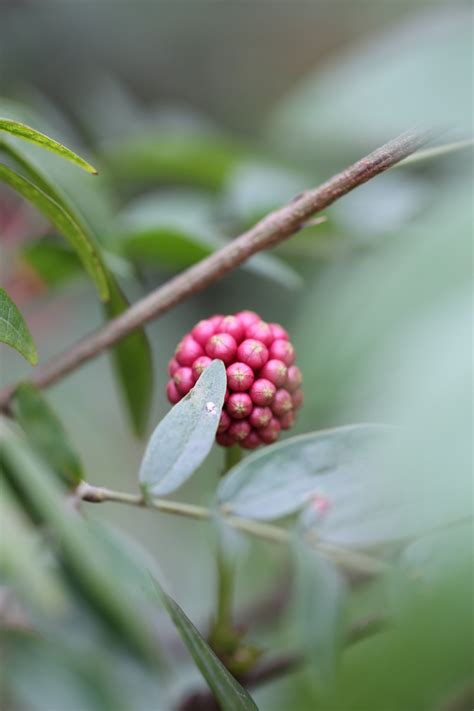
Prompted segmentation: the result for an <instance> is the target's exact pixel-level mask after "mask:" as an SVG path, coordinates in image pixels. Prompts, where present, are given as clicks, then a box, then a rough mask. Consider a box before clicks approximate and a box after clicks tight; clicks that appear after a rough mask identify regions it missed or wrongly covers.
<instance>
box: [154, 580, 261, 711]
mask: <svg viewBox="0 0 474 711" xmlns="http://www.w3.org/2000/svg"><path fill="white" fill-rule="evenodd" d="M153 582H154V583H155V586H156V590H157V592H158V595H159V597H160V599H161V601H162V602H163V605H164V607H165V609H166V611H167V612H168V614H169V616H170V617H171V619H172V621H173V623H174V625H175V627H176V629H177V630H178V632H179V634H180V636H181V638H182V640H183V642H184V644H185V645H186V647H187V648H188V650H189V652H190V654H191V656H192V658H193V659H194V661H195V663H196V666H197V667H198V669H199V671H200V672H201V674H202V675H203V677H204V679H205V680H206V682H207V684H208V685H209V688H210V689H211V691H212V692H213V693H214V695H215V697H216V699H217V700H218V701H219V703H220V705H221V708H222V709H223V711H256V710H257V711H258V707H257V705H256V704H255V702H254V701H253V699H252V697H251V696H250V695H249V694H248V693H247V691H246V690H245V689H244V688H243V687H242V686H241V685H240V684H239V683H238V682H237V681H236V680H235V679H234V677H233V676H232V675H231V673H230V672H229V671H228V670H227V669H226V667H225V666H224V665H223V664H222V662H221V661H220V659H218V657H217V656H216V655H215V654H214V652H213V651H212V649H211V648H210V647H209V645H208V644H207V642H206V641H205V640H204V639H203V638H202V636H201V635H200V633H199V632H198V630H197V629H196V628H195V626H194V625H193V623H192V622H191V620H190V619H189V618H188V617H187V616H186V615H185V613H184V612H183V610H182V609H181V608H180V607H179V605H178V604H177V603H176V602H175V601H174V600H173V599H172V598H171V597H170V596H169V595H167V594H166V593H165V592H163V590H162V589H161V588H160V586H159V585H158V583H157V582H156V580H154V581H153Z"/></svg>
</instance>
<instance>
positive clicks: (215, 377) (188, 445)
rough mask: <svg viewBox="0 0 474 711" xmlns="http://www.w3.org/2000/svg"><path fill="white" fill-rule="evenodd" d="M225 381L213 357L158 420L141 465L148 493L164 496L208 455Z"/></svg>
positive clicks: (222, 367)
mask: <svg viewBox="0 0 474 711" xmlns="http://www.w3.org/2000/svg"><path fill="white" fill-rule="evenodd" d="M226 385H227V378H226V372H225V367H224V364H223V362H222V361H220V360H214V361H213V362H212V363H211V364H210V365H209V366H208V367H207V368H206V369H205V370H204V372H203V374H202V375H201V377H200V378H199V380H198V381H197V383H196V385H195V386H194V387H193V389H192V390H190V392H189V393H188V394H187V395H186V397H185V398H183V399H182V400H180V402H178V404H177V405H175V406H174V407H173V408H172V410H171V411H170V412H169V413H168V414H167V415H166V417H165V418H164V419H163V420H161V422H160V423H159V425H158V427H157V428H156V429H155V431H154V432H153V434H152V436H151V438H150V441H149V442H148V446H147V448H146V451H145V454H144V457H143V460H142V463H141V466H140V483H141V485H142V488H143V489H144V491H145V492H146V493H147V494H149V495H150V494H151V495H154V496H163V495H165V494H169V493H171V492H172V491H175V489H177V488H178V487H179V486H181V484H183V483H184V482H185V481H186V480H187V479H189V477H190V476H191V475H192V474H193V472H194V471H195V470H196V469H197V468H198V466H199V465H200V464H201V463H202V462H203V461H204V459H205V458H206V457H207V455H208V454H209V452H210V450H211V448H212V445H213V443H214V437H215V435H216V430H217V426H218V424H219V418H220V414H221V410H222V405H223V403H224V395H225V390H226Z"/></svg>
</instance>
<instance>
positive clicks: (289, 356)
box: [269, 338, 295, 366]
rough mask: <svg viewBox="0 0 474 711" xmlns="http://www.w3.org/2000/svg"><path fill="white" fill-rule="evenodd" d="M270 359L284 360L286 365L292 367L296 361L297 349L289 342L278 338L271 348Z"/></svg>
mask: <svg viewBox="0 0 474 711" xmlns="http://www.w3.org/2000/svg"><path fill="white" fill-rule="evenodd" d="M269 355H270V358H276V359H277V360H282V361H283V363H284V364H285V365H288V366H289V365H292V364H293V361H294V360H295V349H294V348H293V346H292V344H291V343H290V342H289V341H285V340H284V339H282V338H277V340H276V341H273V343H272V344H271V346H270V348H269Z"/></svg>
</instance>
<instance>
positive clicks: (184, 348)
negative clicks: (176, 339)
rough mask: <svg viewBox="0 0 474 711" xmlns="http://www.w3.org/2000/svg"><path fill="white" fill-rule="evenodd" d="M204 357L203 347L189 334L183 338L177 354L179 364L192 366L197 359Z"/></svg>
mask: <svg viewBox="0 0 474 711" xmlns="http://www.w3.org/2000/svg"><path fill="white" fill-rule="evenodd" d="M202 355H204V351H203V349H202V346H201V345H199V343H198V342H197V341H195V340H194V338H193V337H192V336H190V335H189V334H188V335H187V336H185V337H184V338H183V340H182V341H181V343H180V344H179V345H178V347H177V349H176V353H175V357H176V360H177V361H178V363H179V364H180V365H184V366H191V365H192V364H193V363H194V361H195V360H196V358H199V356H202Z"/></svg>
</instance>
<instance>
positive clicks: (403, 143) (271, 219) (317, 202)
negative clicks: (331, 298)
mask: <svg viewBox="0 0 474 711" xmlns="http://www.w3.org/2000/svg"><path fill="white" fill-rule="evenodd" d="M426 140H427V136H426V135H423V134H420V133H417V132H414V131H408V132H406V133H404V134H402V135H401V136H399V137H398V138H395V139H394V140H392V141H389V142H388V143H386V144H385V145H384V146H382V147H381V148H377V150H375V151H374V152H373V153H370V154H369V155H368V156H366V157H365V158H362V159H361V160H359V161H357V163H354V164H353V165H351V166H349V167H348V168H346V169H345V170H343V171H342V172H341V173H337V174H336V175H334V176H333V177H332V178H330V179H329V180H328V181H326V182H325V183H323V184H322V185H320V186H319V187H317V188H314V189H312V190H306V191H305V192H303V193H302V194H301V195H298V196H297V197H296V198H294V199H293V200H292V201H291V202H290V203H289V204H287V205H285V206H283V207H281V208H279V209H278V210H275V211H274V212H271V213H270V214H269V215H267V216H266V217H264V218H263V219H262V220H260V222H257V224H256V225H255V226H254V227H252V228H251V229H249V230H247V231H246V232H244V233H243V234H242V235H240V237H237V238H236V239H234V240H233V241H232V242H230V243H229V244H227V245H226V246H225V247H223V248H222V249H220V250H218V251H217V252H214V254H212V255H210V256H209V257H207V258H206V259H203V260H201V261H200V262H198V263H197V264H195V265H194V266H192V267H190V268H189V269H186V270H185V271H183V272H181V273H180V274H178V275H177V276H176V277H174V278H173V279H170V280H169V281H168V282H167V283H166V284H164V285H163V286H160V287H159V288H157V289H156V290H154V291H152V292H151V293H150V294H148V295H147V296H145V297H144V298H143V299H140V300H139V301H137V302H136V303H135V304H133V305H132V306H130V308H129V309H127V311H125V312H124V313H122V314H120V315H119V316H117V317H116V318H114V319H113V320H111V321H109V322H108V323H107V324H106V325H105V326H103V327H102V328H100V329H99V330H97V331H95V332H93V333H91V334H90V335H88V336H85V337H84V338H82V339H81V340H80V341H78V342H77V343H76V344H75V345H73V346H71V348H69V349H68V350H66V351H64V352H63V353H61V354H60V355H58V356H56V357H55V358H52V359H51V360H50V361H48V362H46V363H45V364H44V365H42V366H40V367H38V368H37V369H36V371H35V372H34V373H33V375H32V377H31V381H32V382H33V383H34V384H35V385H36V386H37V387H39V388H44V387H47V386H48V385H51V384H52V383H54V382H56V381H57V380H59V379H60V378H62V377H63V376H64V375H67V373H70V372H71V371H73V370H75V369H76V368H78V367H79V366H81V365H82V364H83V363H86V362H87V361H88V360H91V359H92V358H95V357H96V356H98V355H99V354H100V353H102V352H103V351H105V350H106V349H108V348H110V347H111V346H113V345H115V344H116V343H118V342H119V341H120V340H121V339H123V338H124V337H125V336H127V335H128V334H129V333H131V332H132V331H134V330H135V329H136V328H139V327H140V326H142V325H143V324H146V323H148V322H149V321H151V320H152V319H155V318H157V317H158V316H160V315H162V314H164V313H166V312H167V311H169V310H170V309H171V308H172V307H173V306H176V304H179V303H181V302H182V301H184V300H185V299H187V298H189V297H190V296H192V295H193V294H196V293H197V292H199V291H201V290H202V289H205V288H206V287H207V286H209V284H212V283H213V282H215V281H217V280H218V279H221V278H222V277H223V276H225V275H226V274H228V273H229V272H231V271H232V270H233V269H235V268H236V267H238V266H239V265H240V264H242V263H243V262H245V261H246V260H247V259H249V258H250V257H251V256H252V255H254V254H256V253H257V252H260V251H262V250H264V249H269V248H270V247H275V246H276V245H277V244H279V243H280V242H282V241H283V240H285V239H287V238H288V237H290V236H291V235H293V234H295V233H296V232H298V230H300V229H301V228H302V227H303V226H304V224H305V223H306V222H307V221H308V220H309V219H310V218H312V217H313V215H314V214H315V213H317V212H319V211H320V210H324V209H325V208H327V207H328V206H329V205H332V203H333V202H335V201H336V200H338V199H339V198H340V197H342V196H343V195H346V193H348V192H350V191H351V190H353V189H354V188H356V187H357V186H359V185H362V184H363V183H366V182H367V181H368V180H370V179H371V178H373V177H375V176H376V175H378V174H379V173H383V172H384V171H385V170H387V169H388V168H390V167H392V166H393V165H395V164H396V163H398V162H399V161H401V160H403V159H404V158H406V157H407V156H409V155H411V154H412V153H413V152H414V151H415V150H416V149H417V148H419V147H420V146H421V145H423V143H425V142H426ZM13 390H14V387H13V386H9V387H7V388H5V389H4V390H3V391H2V392H1V393H0V408H5V407H7V406H8V403H9V400H10V397H11V395H12V392H13Z"/></svg>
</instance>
